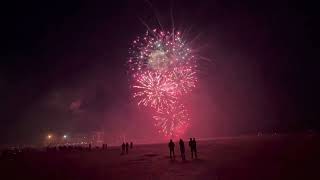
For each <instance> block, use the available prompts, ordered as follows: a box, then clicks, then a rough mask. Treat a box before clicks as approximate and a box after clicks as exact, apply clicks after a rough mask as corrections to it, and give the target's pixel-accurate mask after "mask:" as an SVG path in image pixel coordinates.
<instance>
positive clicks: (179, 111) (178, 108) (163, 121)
mask: <svg viewBox="0 0 320 180" xmlns="http://www.w3.org/2000/svg"><path fill="white" fill-rule="evenodd" d="M153 119H155V126H156V127H157V128H158V129H159V132H161V133H163V134H164V135H165V136H167V137H177V136H179V135H181V134H182V133H184V131H185V130H186V129H187V127H188V126H189V115H188V113H187V110H186V109H185V108H184V106H183V105H182V104H180V105H175V106H171V108H168V109H166V110H165V111H162V110H159V111H157V115H155V116H153Z"/></svg>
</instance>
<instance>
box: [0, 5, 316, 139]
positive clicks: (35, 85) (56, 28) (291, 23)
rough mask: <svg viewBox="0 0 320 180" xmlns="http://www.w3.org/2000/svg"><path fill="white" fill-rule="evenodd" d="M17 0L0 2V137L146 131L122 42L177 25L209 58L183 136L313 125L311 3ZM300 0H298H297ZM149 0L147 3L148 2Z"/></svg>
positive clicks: (150, 132) (138, 134) (148, 123)
mask: <svg viewBox="0 0 320 180" xmlns="http://www.w3.org/2000/svg"><path fill="white" fill-rule="evenodd" d="M149 2H151V3H148V1H144V0H140V1H129V0H128V1H116V2H114V3H111V2H109V1H100V2H95V1H91V0H90V1H75V0H70V1H61V2H59V1H52V2H50V1H21V2H12V3H11V4H4V5H2V7H1V9H2V10H1V12H2V13H3V15H2V17H1V19H2V20H1V35H0V36H1V43H2V45H3V46H2V53H1V61H0V96H1V104H0V105H1V108H0V115H1V116H0V144H14V143H37V142H39V141H41V139H42V138H43V136H44V135H45V134H47V133H48V132H57V133H65V132H68V133H86V132H91V131H95V130H104V131H106V132H107V133H108V134H110V136H112V137H113V136H114V137H116V136H119V135H120V134H123V133H125V134H126V135H127V136H129V137H132V138H136V139H141V138H147V137H148V138H156V137H157V136H159V135H158V134H157V133H156V132H155V129H154V127H153V125H152V118H151V116H148V115H147V112H145V111H144V110H143V109H141V108H138V107H137V106H136V102H135V101H134V100H133V99H132V97H131V92H130V88H129V81H128V78H129V77H128V75H127V72H126V70H127V69H126V66H125V62H126V60H127V58H128V48H129V47H130V42H131V41H132V40H134V39H135V37H136V36H137V35H141V34H143V33H144V32H145V31H146V28H145V26H144V25H143V24H142V22H141V21H140V19H142V20H143V21H145V22H146V23H147V24H148V25H149V26H150V27H152V28H158V27H159V25H158V24H157V21H156V19H157V18H158V19H159V21H160V22H161V25H162V26H163V27H164V28H169V29H170V28H172V26H171V24H172V21H171V16H170V11H171V10H172V12H173V16H174V24H175V27H176V29H180V30H185V29H189V30H190V31H189V36H190V39H193V38H194V37H196V38H195V44H196V45H198V46H199V47H200V49H201V54H202V55H203V56H204V57H207V58H209V59H211V62H201V63H200V64H201V72H200V73H199V78H200V80H199V84H198V86H197V88H196V89H195V90H194V92H193V93H192V95H191V96H190V97H188V98H187V99H186V102H187V104H188V108H189V109H190V114H191V117H192V122H191V124H192V126H191V128H190V129H189V130H188V132H187V133H186V136H187V137H188V135H192V136H196V137H213V136H230V135H240V134H250V133H256V132H257V131H266V132H271V131H273V130H277V131H280V132H301V131H306V130H308V129H313V130H319V126H320V123H319V105H318V104H319V101H318V99H319V92H320V91H319V82H320V80H319V75H318V73H319V70H318V69H319V62H317V61H319V55H318V53H317V52H319V43H316V39H317V38H316V36H317V33H318V32H317V30H316V29H317V27H316V23H317V21H316V18H315V15H316V14H315V12H316V10H315V7H314V5H312V4H308V3H306V2H302V1H300V2H299V3H295V2H293V1H288V2H284V1H264V2H261V1H256V2H246V1H242V2H239V1H237V0H234V1H222V0H221V1H183V0H181V1H174V0H171V1H149ZM301 3H302V4H301ZM150 4H152V5H150Z"/></svg>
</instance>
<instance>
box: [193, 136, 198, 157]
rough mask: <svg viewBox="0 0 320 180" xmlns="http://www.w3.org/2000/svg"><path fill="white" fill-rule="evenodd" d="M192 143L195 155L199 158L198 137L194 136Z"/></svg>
mask: <svg viewBox="0 0 320 180" xmlns="http://www.w3.org/2000/svg"><path fill="white" fill-rule="evenodd" d="M192 144H193V151H194V156H195V158H196V159H197V158H198V155H197V141H196V138H193V140H192Z"/></svg>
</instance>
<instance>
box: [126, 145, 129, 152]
mask: <svg viewBox="0 0 320 180" xmlns="http://www.w3.org/2000/svg"><path fill="white" fill-rule="evenodd" d="M128 153H129V143H128V142H127V143H126V154H128Z"/></svg>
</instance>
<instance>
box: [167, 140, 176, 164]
mask: <svg viewBox="0 0 320 180" xmlns="http://www.w3.org/2000/svg"><path fill="white" fill-rule="evenodd" d="M168 146H169V150H170V159H175V155H174V146H175V144H174V142H173V141H172V139H170V142H169V144H168Z"/></svg>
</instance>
